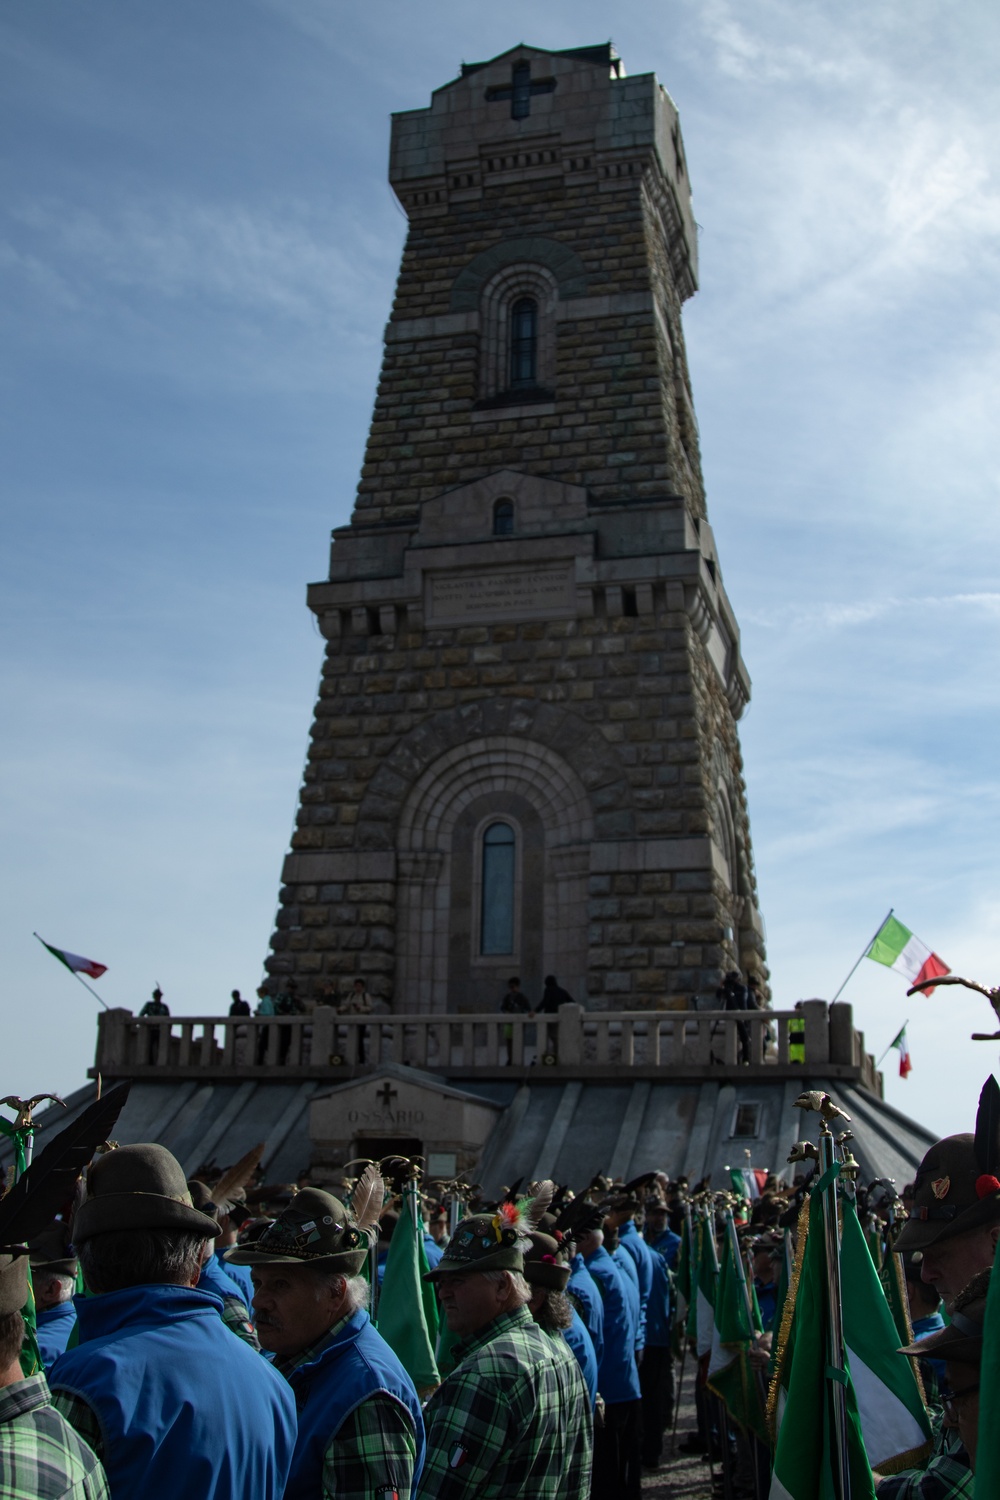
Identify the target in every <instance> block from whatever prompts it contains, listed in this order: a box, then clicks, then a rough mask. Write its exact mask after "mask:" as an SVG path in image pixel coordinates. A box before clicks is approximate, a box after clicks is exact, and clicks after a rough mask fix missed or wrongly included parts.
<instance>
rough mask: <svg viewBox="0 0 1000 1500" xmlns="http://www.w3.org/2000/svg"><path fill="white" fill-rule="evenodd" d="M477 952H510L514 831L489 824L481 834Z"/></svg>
mask: <svg viewBox="0 0 1000 1500" xmlns="http://www.w3.org/2000/svg"><path fill="white" fill-rule="evenodd" d="M479 930H480V934H481V936H480V943H479V951H480V953H513V951H514V830H513V828H511V827H510V825H509V824H507V823H491V824H490V826H489V827H488V828H487V830H486V832H485V833H484V834H483V908H482V912H481V914H480V926H479Z"/></svg>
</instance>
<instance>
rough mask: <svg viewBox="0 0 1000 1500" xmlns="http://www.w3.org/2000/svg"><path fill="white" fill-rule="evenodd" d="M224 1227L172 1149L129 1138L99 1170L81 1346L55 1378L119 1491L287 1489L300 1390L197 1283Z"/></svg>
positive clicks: (86, 1215)
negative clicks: (193, 1190) (232, 1328)
mask: <svg viewBox="0 0 1000 1500" xmlns="http://www.w3.org/2000/svg"><path fill="white" fill-rule="evenodd" d="M218 1231H219V1226H218V1224H217V1223H216V1222H215V1220H214V1219H210V1218H209V1217H208V1215H207V1214H203V1213H200V1212H199V1211H198V1210H197V1209H196V1208H194V1207H193V1205H192V1203H191V1195H190V1193H189V1192H188V1190H187V1184H186V1183H185V1181H184V1173H183V1172H182V1170H181V1167H180V1163H179V1162H178V1161H177V1160H176V1159H175V1158H174V1157H173V1156H171V1154H170V1152H169V1151H167V1150H166V1149H165V1148H164V1147H163V1146H157V1145H136V1146H122V1147H121V1148H120V1149H118V1150H115V1151H108V1152H107V1153H105V1154H104V1155H103V1156H100V1157H99V1158H98V1159H97V1161H96V1162H95V1163H94V1165H93V1166H92V1167H91V1168H90V1171H89V1174H88V1182H87V1198H86V1199H85V1201H84V1202H83V1204H82V1205H81V1206H80V1208H79V1209H78V1210H77V1213H76V1217H75V1219H74V1222H73V1240H74V1243H75V1245H76V1249H77V1254H78V1256H79V1259H80V1265H81V1269H82V1271H83V1278H84V1282H85V1284H86V1287H87V1290H88V1292H89V1293H90V1296H87V1297H77V1298H76V1314H77V1322H78V1325H79V1344H78V1345H77V1347H76V1348H75V1349H69V1350H67V1352H66V1353H65V1354H63V1355H61V1356H60V1358H59V1359H57V1360H56V1362H55V1364H54V1366H53V1367H52V1372H51V1375H50V1377H49V1384H50V1386H51V1389H52V1394H53V1400H54V1404H55V1405H56V1407H57V1408H58V1409H59V1410H60V1411H61V1412H62V1413H63V1415H64V1416H65V1417H66V1419H67V1421H69V1422H70V1424H71V1425H72V1426H73V1427H75V1428H76V1430H77V1432H78V1433H79V1434H80V1436H81V1437H82V1438H83V1439H84V1440H85V1441H86V1442H87V1443H89V1444H90V1446H91V1448H93V1450H94V1451H95V1453H97V1455H98V1457H99V1458H100V1459H101V1460H102V1462H103V1464H104V1468H105V1471H106V1473H107V1476H108V1484H109V1486H110V1490H111V1497H112V1500H135V1497H140V1496H141V1497H143V1500H147V1497H148V1500H156V1497H157V1496H159V1495H161V1494H162V1495H171V1496H173V1495H183V1496H184V1500H242V1497H245V1496H251V1495H252V1496H253V1497H254V1500H280V1497H281V1495H282V1493H283V1491H284V1488H285V1480H286V1479H287V1477H288V1472H289V1468H290V1465H291V1461H292V1452H293V1449H294V1446H295V1425H296V1424H295V1401H294V1398H293V1397H292V1393H291V1391H290V1390H289V1389H288V1386H287V1385H286V1384H285V1382H284V1381H283V1380H282V1378H281V1376H280V1375H279V1374H278V1373H277V1372H276V1371H275V1370H272V1369H271V1367H270V1365H269V1364H268V1363H267V1361H266V1360H264V1359H261V1357H260V1355H259V1354H255V1353H254V1352H253V1350H252V1349H249V1348H248V1347H247V1345H246V1344H243V1343H241V1342H240V1340H239V1339H234V1338H233V1336H232V1334H231V1333H230V1332H229V1331H228V1329H227V1328H226V1326H225V1324H224V1323H223V1321H222V1316H221V1314H222V1303H221V1301H220V1299H219V1298H218V1297H216V1296H214V1295H213V1294H212V1293H211V1292H206V1291H202V1290H200V1289H199V1288H198V1285H197V1283H198V1278H199V1275H200V1273H201V1263H202V1258H203V1254H204V1250H205V1244H206V1241H209V1240H213V1239H214V1238H215V1236H216V1235H217V1234H218ZM234 1391H237V1392H238V1393H239V1399H238V1400H234V1399H233V1392H234Z"/></svg>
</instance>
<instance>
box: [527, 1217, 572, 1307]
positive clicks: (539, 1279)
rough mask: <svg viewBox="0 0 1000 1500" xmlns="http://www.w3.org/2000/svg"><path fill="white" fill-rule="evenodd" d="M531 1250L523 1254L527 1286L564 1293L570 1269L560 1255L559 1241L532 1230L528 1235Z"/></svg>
mask: <svg viewBox="0 0 1000 1500" xmlns="http://www.w3.org/2000/svg"><path fill="white" fill-rule="evenodd" d="M528 1239H529V1241H530V1242H531V1249H530V1250H525V1252H524V1279H525V1281H526V1282H527V1283H528V1285H529V1286H534V1287H544V1288H545V1289H546V1291H551V1292H564V1291H565V1290H566V1283H567V1282H568V1281H569V1273H570V1267H569V1266H568V1265H567V1263H566V1261H565V1260H563V1259H562V1257H561V1255H560V1247H559V1241H558V1240H557V1239H556V1238H555V1236H554V1235H551V1234H542V1233H541V1232H540V1231H539V1230H537V1229H533V1230H532V1231H531V1233H530V1234H529V1235H528Z"/></svg>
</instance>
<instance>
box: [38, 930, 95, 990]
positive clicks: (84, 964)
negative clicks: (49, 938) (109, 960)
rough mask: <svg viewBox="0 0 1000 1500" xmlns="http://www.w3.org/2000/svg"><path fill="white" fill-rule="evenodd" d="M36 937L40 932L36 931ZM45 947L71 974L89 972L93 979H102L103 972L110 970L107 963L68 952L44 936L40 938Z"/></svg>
mask: <svg viewBox="0 0 1000 1500" xmlns="http://www.w3.org/2000/svg"><path fill="white" fill-rule="evenodd" d="M35 936H36V937H38V934H37V932H36V934H35ZM38 941H39V942H40V943H41V945H42V947H43V948H48V950H49V952H50V953H51V954H52V957H53V958H58V960H59V962H60V963H61V964H65V965H66V967H67V969H69V971H70V973H71V974H88V975H89V976H90V978H91V979H100V977H101V975H102V974H106V973H107V972H108V966H107V964H99V963H97V962H95V960H94V959H92V958H81V957H80V955H79V953H67V952H66V950H65V949H64V948H53V946H52V944H51V943H47V942H46V941H45V939H44V938H38Z"/></svg>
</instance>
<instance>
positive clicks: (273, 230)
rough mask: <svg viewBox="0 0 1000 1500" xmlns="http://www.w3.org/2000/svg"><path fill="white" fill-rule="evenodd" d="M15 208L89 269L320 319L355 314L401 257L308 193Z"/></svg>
mask: <svg viewBox="0 0 1000 1500" xmlns="http://www.w3.org/2000/svg"><path fill="white" fill-rule="evenodd" d="M13 216H14V217H15V218H16V219H17V220H18V221H20V222H21V223H22V224H23V225H26V226H28V227H29V228H30V229H31V230H34V231H35V232H36V233H37V234H38V235H40V236H41V237H42V238H43V240H44V241H45V242H46V243H47V244H48V246H49V247H53V246H54V247H56V248H58V250H59V252H60V254H61V256H62V257H63V258H64V264H68V266H69V267H71V268H72V269H74V270H75V271H76V272H77V274H78V275H80V276H81V277H90V276H92V277H98V278H100V279H102V280H104V281H106V282H109V283H113V284H117V285H120V286H128V287H135V288H138V289H141V290H143V291H152V292H155V293H157V294H158V295H160V296H162V297H166V298H170V299H177V300H180V299H194V298H201V297H206V298H210V299H216V300H219V301H222V302H229V303H233V304H236V305H238V306H242V307H248V308H254V309H258V310H261V311H270V312H277V313H280V314H281V315H282V316H283V317H288V318H294V319H297V320H299V321H302V322H309V323H314V322H315V321H316V320H317V318H319V319H321V320H323V321H324V322H330V321H331V320H332V319H333V318H334V317H338V318H344V317H347V318H348V319H349V317H350V313H351V311H352V309H356V308H358V306H359V303H360V304H361V305H366V304H367V302H368V300H369V297H370V295H371V275H370V267H371V266H372V264H373V263H375V264H376V265H377V264H378V263H379V262H380V261H389V260H390V259H394V255H393V254H392V251H391V250H390V251H387V249H386V247H385V246H384V244H383V243H382V242H381V241H380V240H379V239H378V238H377V237H376V236H375V235H374V234H373V233H372V232H371V231H370V230H368V229H366V228H365V227H363V226H361V225H358V224H356V223H353V222H351V221H347V222H344V220H343V219H339V218H337V217H335V216H333V215H330V214H323V213H322V212H319V211H313V210H310V209H309V208H307V207H306V206H304V205H301V204H298V203H294V202H293V203H288V204H282V205H280V206H276V207H274V208H271V209H267V210H265V209H255V208H251V207H250V206H249V205H247V204H246V203H242V202H234V203H228V204H227V203H218V202H210V203H206V202H190V201H186V200H183V199H178V198H171V199H166V200H155V199H150V200H148V201H146V202H145V203H131V204H128V205H123V206H120V207H117V208H114V209H112V210H110V211H109V212H108V213H107V214H106V215H104V216H101V215H99V214H98V213H97V212H95V211H94V210H93V209H89V208H83V207H77V206H74V205H70V204H66V203H63V202H54V201H47V202H41V203H27V204H23V205H22V206H20V208H15V209H14V210H13Z"/></svg>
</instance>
